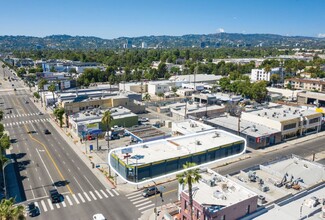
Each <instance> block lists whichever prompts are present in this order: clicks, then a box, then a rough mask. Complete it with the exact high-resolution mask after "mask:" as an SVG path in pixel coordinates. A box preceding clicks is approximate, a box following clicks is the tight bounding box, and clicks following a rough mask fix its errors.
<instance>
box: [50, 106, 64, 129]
mask: <svg viewBox="0 0 325 220" xmlns="http://www.w3.org/2000/svg"><path fill="white" fill-rule="evenodd" d="M64 112H65V111H64V108H62V107H60V108H56V109H55V110H54V112H53V114H54V115H55V117H56V118H57V119H58V120H59V122H60V127H61V128H62V125H63V115H64Z"/></svg>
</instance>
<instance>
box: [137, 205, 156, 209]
mask: <svg viewBox="0 0 325 220" xmlns="http://www.w3.org/2000/svg"><path fill="white" fill-rule="evenodd" d="M154 205H155V204H150V205H147V206H144V207H141V208H138V210H139V211H141V210H143V209H147V208H149V207H151V206H154Z"/></svg>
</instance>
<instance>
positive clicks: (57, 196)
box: [50, 189, 62, 203]
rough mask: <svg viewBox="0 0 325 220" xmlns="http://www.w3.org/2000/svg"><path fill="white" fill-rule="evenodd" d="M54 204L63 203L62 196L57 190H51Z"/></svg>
mask: <svg viewBox="0 0 325 220" xmlns="http://www.w3.org/2000/svg"><path fill="white" fill-rule="evenodd" d="M50 195H51V200H52V203H57V202H61V198H62V195H61V194H60V193H59V192H58V190H57V189H51V190H50Z"/></svg>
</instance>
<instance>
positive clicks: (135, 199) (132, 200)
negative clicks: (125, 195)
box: [130, 196, 143, 202]
mask: <svg viewBox="0 0 325 220" xmlns="http://www.w3.org/2000/svg"><path fill="white" fill-rule="evenodd" d="M141 199H143V196H139V197H137V198H133V199H130V202H134V201H138V200H141Z"/></svg>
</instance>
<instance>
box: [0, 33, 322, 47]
mask: <svg viewBox="0 0 325 220" xmlns="http://www.w3.org/2000/svg"><path fill="white" fill-rule="evenodd" d="M128 40H130V41H131V42H132V45H133V46H135V47H141V43H142V42H146V43H147V45H148V47H155V48H156V47H159V48H184V47H200V46H204V47H209V48H218V47H243V48H249V47H277V48H292V47H303V48H325V38H314V37H302V36H294V37H289V36H281V35H274V34H237V33H218V34H207V35H204V34H201V35H193V34H189V35H183V36H142V37H132V38H127V37H120V38H116V39H110V40H108V39H102V38H98V37H90V36H69V35H52V36H47V37H44V38H41V37H31V36H0V50H1V51H8V50H9V51H10V50H21V49H23V50H24V49H25V50H29V49H107V48H122V47H123V44H125V43H126V42H127V41H128Z"/></svg>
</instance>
